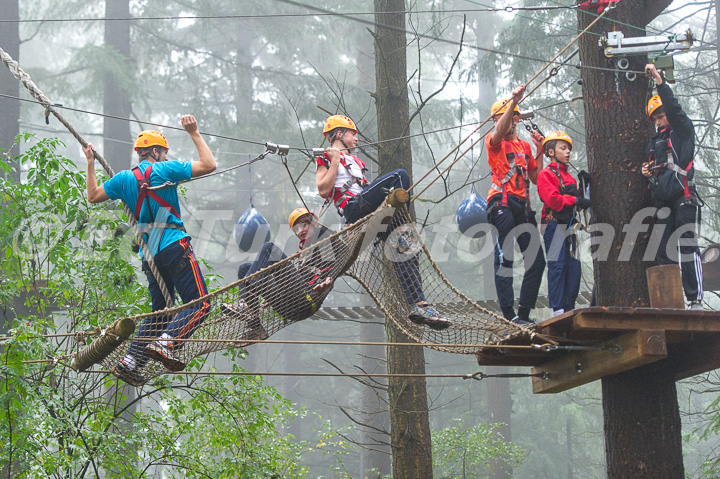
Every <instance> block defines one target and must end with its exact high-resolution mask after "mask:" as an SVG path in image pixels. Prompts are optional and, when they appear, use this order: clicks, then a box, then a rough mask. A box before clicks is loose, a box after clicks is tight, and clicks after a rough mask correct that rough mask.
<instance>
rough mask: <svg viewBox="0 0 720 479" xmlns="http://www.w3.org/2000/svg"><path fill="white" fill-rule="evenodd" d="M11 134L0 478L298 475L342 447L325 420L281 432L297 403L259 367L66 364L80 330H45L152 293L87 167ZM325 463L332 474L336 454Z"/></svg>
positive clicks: (111, 314)
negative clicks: (231, 371) (214, 369)
mask: <svg viewBox="0 0 720 479" xmlns="http://www.w3.org/2000/svg"><path fill="white" fill-rule="evenodd" d="M21 140H22V142H23V146H25V147H26V151H25V153H24V154H23V155H21V157H20V158H19V161H20V164H21V165H25V166H26V167H27V168H28V169H29V170H28V171H29V172H28V177H27V182H22V183H18V182H15V181H13V180H3V181H2V182H0V194H2V209H1V210H0V215H1V216H2V220H3V221H2V224H0V241H1V243H0V246H1V248H2V249H1V250H0V251H1V252H2V254H1V255H0V263H1V265H2V275H3V278H2V283H1V284H0V299H1V300H2V303H3V305H4V308H3V311H5V312H7V316H9V317H10V318H11V321H12V323H11V324H9V325H8V326H10V330H9V333H8V338H7V339H4V340H2V341H1V342H0V464H2V465H3V466H7V473H8V477H22V478H81V477H109V478H128V477H135V478H142V477H158V475H159V474H163V477H172V478H180V477H183V478H184V477H188V478H208V477H212V478H225V477H240V478H270V477H277V478H280V477H282V478H294V477H298V478H299V477H306V476H307V473H308V468H307V466H305V465H303V459H304V457H305V455H307V454H311V453H320V454H329V455H338V454H339V455H343V454H344V453H345V451H346V448H347V446H346V445H345V444H343V442H342V441H337V440H336V439H335V433H334V432H333V431H331V429H330V427H329V425H328V424H326V425H325V426H324V428H323V430H322V431H320V432H318V435H319V437H320V440H319V441H318V445H317V446H315V441H313V442H312V443H306V442H302V441H296V440H295V438H294V437H293V436H292V435H290V434H286V433H285V431H284V429H285V427H286V426H287V424H288V423H289V421H291V420H293V419H301V418H302V417H304V415H305V412H303V411H296V410H294V409H293V408H292V407H291V405H290V404H289V403H288V402H287V401H286V400H284V399H283V398H282V397H281V396H280V395H279V394H278V393H277V391H275V390H274V389H273V388H271V387H268V386H265V385H264V384H263V382H262V379H261V378H260V377H251V376H234V377H232V378H230V379H226V378H224V377H219V376H217V377H216V376H210V377H209V376H198V377H190V376H188V377H177V378H175V379H174V380H169V379H162V378H161V379H159V380H157V381H155V382H154V383H153V385H152V386H148V387H145V388H143V389H141V390H138V391H136V390H135V389H130V388H129V387H126V388H124V389H123V388H122V387H121V386H122V385H121V384H120V383H118V381H117V380H116V379H115V378H114V377H113V376H112V375H110V376H108V375H105V374H87V373H80V374H78V373H74V372H72V371H71V370H70V369H69V368H66V367H64V366H65V364H66V363H67V362H69V354H71V353H72V352H73V351H74V349H75V348H76V347H82V343H80V344H78V345H76V344H75V343H74V339H73V338H72V335H70V337H65V336H61V337H58V338H47V337H44V336H43V334H45V333H53V334H55V333H62V332H64V331H68V332H75V331H79V330H84V329H87V328H91V327H95V326H103V325H106V324H108V323H110V322H112V321H113V320H114V319H116V318H118V317H122V316H126V315H127V314H128V313H137V312H140V311H143V310H146V309H147V308H148V305H147V303H148V302H149V301H148V298H147V291H146V288H145V287H144V285H141V284H139V283H138V282H137V281H135V279H134V271H135V270H136V266H134V265H133V261H136V260H135V259H134V257H133V256H132V254H131V253H130V245H129V244H128V243H129V238H127V236H129V235H118V234H116V232H117V231H119V229H118V228H119V227H120V225H121V221H122V220H123V218H122V217H121V216H120V215H117V214H114V213H113V212H112V210H110V209H108V208H106V207H103V206H94V207H89V206H88V205H87V204H86V201H85V199H84V183H85V177H84V174H83V173H82V172H78V171H77V170H76V168H75V165H74V164H73V163H72V162H70V161H69V160H67V159H66V158H63V157H61V156H60V155H58V154H57V153H56V149H57V148H58V147H59V146H61V145H60V143H59V142H58V141H57V140H49V139H48V140H40V141H37V140H36V139H35V138H34V137H32V136H31V135H23V136H22V139H21ZM43 358H54V360H52V361H50V362H44V361H42V359H43ZM38 360H41V361H38ZM204 363H205V360H204V358H198V359H196V360H195V361H193V363H192V365H191V367H193V368H195V367H196V368H198V369H199V368H202V367H203V365H204ZM236 371H237V372H240V373H241V372H242V369H240V368H239V367H236ZM333 467H334V469H335V471H334V472H335V474H336V475H342V474H343V472H342V471H343V470H344V467H343V466H342V461H341V460H340V458H339V457H338V458H337V459H336V461H335V465H334V466H333ZM345 477H347V476H345Z"/></svg>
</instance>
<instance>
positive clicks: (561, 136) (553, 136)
mask: <svg viewBox="0 0 720 479" xmlns="http://www.w3.org/2000/svg"><path fill="white" fill-rule="evenodd" d="M552 140H562V141H567V142H568V143H569V144H570V150H572V148H573V144H572V140H571V139H570V135H568V134H567V133H565V132H564V131H553V132H552V133H549V134H548V135H547V136H546V137H545V139H544V140H543V142H542V146H541V147H540V148H541V149H542V151H545V143H547V142H548V141H552ZM545 153H546V154H547V152H545Z"/></svg>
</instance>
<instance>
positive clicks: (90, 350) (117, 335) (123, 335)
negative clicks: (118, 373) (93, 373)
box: [70, 318, 135, 372]
mask: <svg viewBox="0 0 720 479" xmlns="http://www.w3.org/2000/svg"><path fill="white" fill-rule="evenodd" d="M134 332H135V322H134V321H133V320H132V319H130V318H123V319H121V320H119V321H116V322H115V323H113V324H112V325H111V326H108V327H107V328H105V331H104V333H105V334H103V335H102V336H100V337H99V338H97V339H96V340H95V341H93V342H92V343H91V344H90V345H89V346H88V347H86V348H85V349H83V350H82V351H80V352H78V353H77V354H76V355H75V357H74V358H73V361H72V363H71V364H70V367H72V368H73V369H74V370H75V371H78V372H82V371H85V370H86V369H87V368H89V367H90V366H92V365H93V364H97V363H99V362H100V361H102V360H103V359H105V358H106V357H108V356H109V355H110V354H111V353H112V352H113V351H115V349H117V347H118V346H120V344H121V343H122V342H123V341H125V340H126V339H127V338H129V337H130V336H131V335H132V334H133V333H134Z"/></svg>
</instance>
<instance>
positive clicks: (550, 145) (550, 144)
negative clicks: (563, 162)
mask: <svg viewBox="0 0 720 479" xmlns="http://www.w3.org/2000/svg"><path fill="white" fill-rule="evenodd" d="M556 143H557V140H548V142H547V143H545V148H543V150H544V153H545V154H546V155H547V152H548V151H550V150H554V149H555V144H556Z"/></svg>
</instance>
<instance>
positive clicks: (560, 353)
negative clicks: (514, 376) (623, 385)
mask: <svg viewBox="0 0 720 479" xmlns="http://www.w3.org/2000/svg"><path fill="white" fill-rule="evenodd" d="M534 331H535V332H536V333H538V335H537V336H535V337H532V338H531V337H528V336H526V335H523V336H516V337H510V338H507V339H504V340H502V341H500V342H499V343H498V344H501V345H503V344H506V345H513V344H522V345H534V346H535V349H533V350H529V349H497V348H483V349H481V350H480V351H478V353H477V354H476V356H477V359H478V363H479V364H480V365H481V366H531V367H532V368H533V369H532V372H533V373H546V377H545V378H544V379H541V378H533V392H535V393H536V394H544V393H557V392H561V391H565V390H567V389H571V388H574V387H577V386H580V385H582V384H586V383H589V382H592V381H595V380H596V379H600V378H602V377H604V376H609V375H612V374H617V373H620V372H623V371H627V370H629V369H632V368H636V367H638V366H642V365H644V364H648V363H651V362H654V361H660V360H665V361H667V365H668V367H669V368H672V370H673V371H674V373H675V376H676V379H684V378H687V377H690V376H694V375H696V374H700V373H703V372H707V371H712V370H713V369H717V368H720V312H718V311H689V310H683V309H652V308H607V307H591V308H583V309H576V310H574V311H570V312H567V313H565V314H563V315H561V316H557V317H555V318H552V319H549V320H547V321H544V322H543V323H540V324H538V325H537V326H536V327H535V328H534ZM546 338H547V339H551V340H553V342H556V343H558V345H559V346H561V347H560V348H558V349H554V348H553V346H552V344H551V343H548V341H547V339H546ZM543 345H545V347H543ZM566 347H570V349H566Z"/></svg>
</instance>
